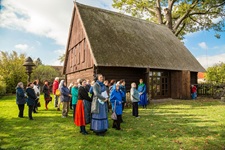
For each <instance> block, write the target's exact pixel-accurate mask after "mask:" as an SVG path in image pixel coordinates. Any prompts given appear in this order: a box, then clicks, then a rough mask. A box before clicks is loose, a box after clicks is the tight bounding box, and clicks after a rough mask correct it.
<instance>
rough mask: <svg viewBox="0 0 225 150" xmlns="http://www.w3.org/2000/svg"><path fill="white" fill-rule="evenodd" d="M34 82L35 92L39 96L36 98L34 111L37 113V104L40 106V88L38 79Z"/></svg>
mask: <svg viewBox="0 0 225 150" xmlns="http://www.w3.org/2000/svg"><path fill="white" fill-rule="evenodd" d="M33 84H34V86H33V89H34V92H35V94H36V96H37V99H36V100H35V104H34V109H33V112H34V113H37V109H38V108H37V106H38V102H39V96H40V90H39V89H38V86H37V81H36V80H35V81H34V82H33Z"/></svg>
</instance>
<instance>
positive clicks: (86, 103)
mask: <svg viewBox="0 0 225 150" xmlns="http://www.w3.org/2000/svg"><path fill="white" fill-rule="evenodd" d="M80 82H81V83H80V84H81V86H80V87H79V89H78V101H77V105H76V112H75V120H74V123H75V124H76V125H77V126H79V127H80V133H82V134H83V135H86V134H88V132H87V131H86V129H85V126H86V125H87V124H89V123H90V122H91V101H92V99H91V98H90V97H89V96H88V91H87V90H86V89H85V86H86V80H84V79H82V80H81V81H80Z"/></svg>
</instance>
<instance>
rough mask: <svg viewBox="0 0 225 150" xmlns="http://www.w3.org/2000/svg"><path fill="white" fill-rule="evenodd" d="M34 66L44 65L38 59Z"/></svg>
mask: <svg viewBox="0 0 225 150" xmlns="http://www.w3.org/2000/svg"><path fill="white" fill-rule="evenodd" d="M34 64H35V66H36V67H37V66H39V65H42V61H41V59H40V58H38V59H37V60H35V61H34Z"/></svg>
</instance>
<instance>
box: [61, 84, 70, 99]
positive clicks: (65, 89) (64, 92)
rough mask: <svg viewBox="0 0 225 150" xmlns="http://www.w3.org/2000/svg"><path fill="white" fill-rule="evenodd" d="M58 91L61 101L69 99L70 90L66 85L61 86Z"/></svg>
mask: <svg viewBox="0 0 225 150" xmlns="http://www.w3.org/2000/svg"><path fill="white" fill-rule="evenodd" d="M60 93H61V95H60V98H61V101H62V102H69V101H70V97H69V94H70V90H69V89H68V87H67V86H63V87H62V88H61V89H60Z"/></svg>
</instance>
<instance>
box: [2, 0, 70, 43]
mask: <svg viewBox="0 0 225 150" xmlns="http://www.w3.org/2000/svg"><path fill="white" fill-rule="evenodd" d="M2 5H4V8H5V9H3V10H2V11H1V14H0V15H1V16H0V17H1V22H0V27H4V28H10V29H16V30H22V31H25V32H29V33H33V34H36V35H40V36H45V37H48V38H51V39H54V40H55V41H56V43H57V44H59V45H63V46H65V45H66V42H67V37H68V31H69V25H70V19H71V15H72V9H73V5H74V4H73V1H72V0H70V1H67V2H64V1H61V0H48V1H39V0H20V1H15V0H3V1H2Z"/></svg>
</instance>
